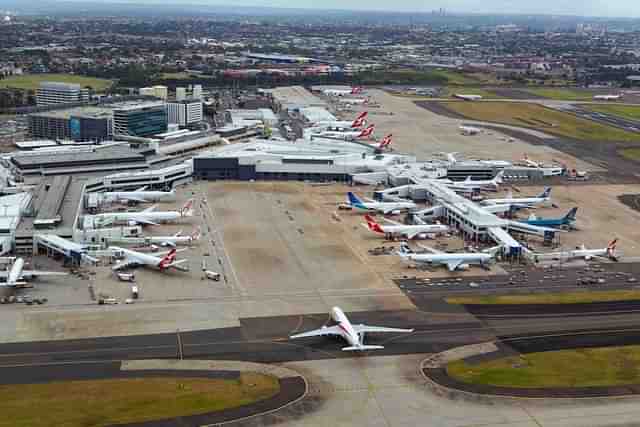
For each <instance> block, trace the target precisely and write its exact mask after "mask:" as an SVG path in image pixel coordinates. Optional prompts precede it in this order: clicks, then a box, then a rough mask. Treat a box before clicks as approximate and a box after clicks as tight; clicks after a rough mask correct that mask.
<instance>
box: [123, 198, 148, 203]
mask: <svg viewBox="0 0 640 427" xmlns="http://www.w3.org/2000/svg"><path fill="white" fill-rule="evenodd" d="M121 199H122V200H126V201H128V202H138V203H145V202H146V201H147V200H146V199H143V198H142V197H121Z"/></svg>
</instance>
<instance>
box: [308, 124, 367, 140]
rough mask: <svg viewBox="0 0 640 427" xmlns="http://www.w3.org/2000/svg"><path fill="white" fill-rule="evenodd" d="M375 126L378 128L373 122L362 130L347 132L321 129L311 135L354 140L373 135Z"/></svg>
mask: <svg viewBox="0 0 640 427" xmlns="http://www.w3.org/2000/svg"><path fill="white" fill-rule="evenodd" d="M375 128H376V125H373V124H372V125H369V126H368V127H367V128H365V129H362V130H355V131H347V132H334V131H321V132H319V133H314V134H312V135H311V136H312V137H314V136H316V137H327V138H335V139H341V140H343V141H353V140H356V139H360V138H369V137H371V135H373V131H374V130H375Z"/></svg>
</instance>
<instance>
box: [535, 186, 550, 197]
mask: <svg viewBox="0 0 640 427" xmlns="http://www.w3.org/2000/svg"><path fill="white" fill-rule="evenodd" d="M550 195H551V187H545V188H544V191H543V192H542V193H541V194H540V196H538V197H541V198H545V197H549V196H550Z"/></svg>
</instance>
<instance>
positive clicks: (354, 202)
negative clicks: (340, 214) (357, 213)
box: [347, 191, 362, 205]
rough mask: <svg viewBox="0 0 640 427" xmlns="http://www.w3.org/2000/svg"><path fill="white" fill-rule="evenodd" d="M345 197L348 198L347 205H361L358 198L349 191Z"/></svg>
mask: <svg viewBox="0 0 640 427" xmlns="http://www.w3.org/2000/svg"><path fill="white" fill-rule="evenodd" d="M347 196H348V198H349V204H351V205H359V204H361V203H362V200H360V199H359V198H358V196H356V195H355V194H353V193H352V192H351V191H349V192H348V193H347Z"/></svg>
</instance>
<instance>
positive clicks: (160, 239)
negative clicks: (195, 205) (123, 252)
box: [109, 228, 202, 248]
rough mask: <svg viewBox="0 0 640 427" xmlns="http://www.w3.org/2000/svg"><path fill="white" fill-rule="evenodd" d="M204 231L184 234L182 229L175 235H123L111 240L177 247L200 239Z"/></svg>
mask: <svg viewBox="0 0 640 427" xmlns="http://www.w3.org/2000/svg"><path fill="white" fill-rule="evenodd" d="M201 236H202V232H201V231H200V229H199V228H198V229H197V230H196V231H194V232H193V233H191V234H189V235H184V234H182V231H179V232H177V233H176V234H174V235H173V236H142V237H121V238H116V239H109V241H110V242H117V243H125V244H129V245H144V246H155V245H160V246H164V247H172V248H173V247H176V246H179V245H184V246H189V245H192V244H194V243H195V242H197V241H198V240H200V237H201Z"/></svg>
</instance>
